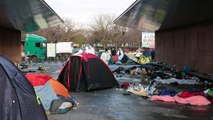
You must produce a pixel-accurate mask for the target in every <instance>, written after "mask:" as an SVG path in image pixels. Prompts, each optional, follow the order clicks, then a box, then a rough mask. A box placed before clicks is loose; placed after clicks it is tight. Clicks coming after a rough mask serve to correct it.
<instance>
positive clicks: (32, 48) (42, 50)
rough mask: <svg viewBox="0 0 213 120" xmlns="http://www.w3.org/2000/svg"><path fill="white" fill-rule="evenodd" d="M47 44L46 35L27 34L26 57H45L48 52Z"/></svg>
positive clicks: (30, 58) (40, 58) (37, 58)
mask: <svg viewBox="0 0 213 120" xmlns="http://www.w3.org/2000/svg"><path fill="white" fill-rule="evenodd" d="M46 44H47V39H46V38H45V37H42V36H39V35H35V34H26V38H25V41H24V54H25V57H27V58H28V59H29V60H32V61H38V60H43V59H45V57H46V52H47V51H46Z"/></svg>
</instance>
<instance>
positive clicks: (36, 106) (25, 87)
mask: <svg viewBox="0 0 213 120" xmlns="http://www.w3.org/2000/svg"><path fill="white" fill-rule="evenodd" d="M0 89H1V90H0V111H1V112H0V120H47V117H46V114H45V112H44V109H43V106H42V104H41V102H40V100H39V98H38V97H37V96H36V94H35V92H34V89H33V87H32V85H31V83H30V82H29V81H28V80H27V78H26V77H25V76H24V75H23V74H22V72H21V71H20V70H19V69H18V68H17V67H16V66H15V65H14V64H13V63H12V62H11V61H9V60H8V59H6V58H5V57H3V56H0Z"/></svg>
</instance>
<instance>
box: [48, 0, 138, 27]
mask: <svg viewBox="0 0 213 120" xmlns="http://www.w3.org/2000/svg"><path fill="white" fill-rule="evenodd" d="M45 1H46V2H47V4H48V5H49V6H50V7H51V8H52V9H53V10H54V11H55V12H56V13H57V14H58V15H59V16H60V17H61V18H63V17H68V18H70V19H72V20H73V21H74V22H76V23H79V24H82V25H87V24H90V23H91V22H92V21H93V20H94V16H97V15H100V14H112V15H115V16H116V17H118V16H119V15H120V14H121V13H123V12H124V11H125V10H126V9H127V8H128V7H129V6H130V5H131V4H132V3H133V2H134V1H135V0H45Z"/></svg>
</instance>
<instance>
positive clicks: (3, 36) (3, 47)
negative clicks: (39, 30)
mask: <svg viewBox="0 0 213 120" xmlns="http://www.w3.org/2000/svg"><path fill="white" fill-rule="evenodd" d="M0 55H3V56H6V57H7V58H9V59H10V60H12V61H13V62H20V61H21V32H20V31H17V30H10V29H5V28H0Z"/></svg>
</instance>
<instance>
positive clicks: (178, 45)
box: [156, 24, 213, 74]
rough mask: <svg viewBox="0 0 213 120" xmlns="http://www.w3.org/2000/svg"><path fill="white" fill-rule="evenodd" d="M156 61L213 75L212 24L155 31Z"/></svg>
mask: <svg viewBox="0 0 213 120" xmlns="http://www.w3.org/2000/svg"><path fill="white" fill-rule="evenodd" d="M156 60H159V61H163V62H165V63H167V64H175V65H176V66H177V67H178V68H182V67H183V66H190V67H192V68H193V69H194V70H197V71H199V72H201V73H207V74H213V24H205V25H197V26H190V27H185V28H178V29H173V30H167V31H157V32H156Z"/></svg>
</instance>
